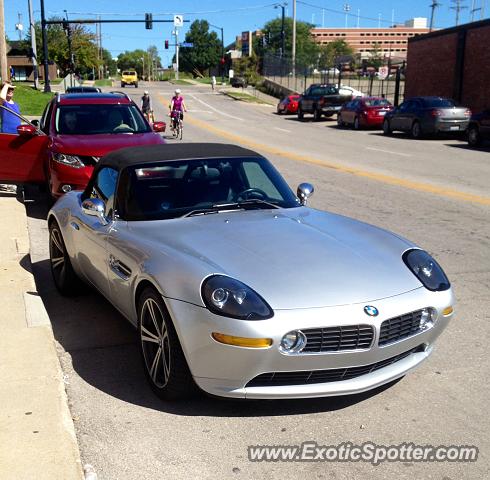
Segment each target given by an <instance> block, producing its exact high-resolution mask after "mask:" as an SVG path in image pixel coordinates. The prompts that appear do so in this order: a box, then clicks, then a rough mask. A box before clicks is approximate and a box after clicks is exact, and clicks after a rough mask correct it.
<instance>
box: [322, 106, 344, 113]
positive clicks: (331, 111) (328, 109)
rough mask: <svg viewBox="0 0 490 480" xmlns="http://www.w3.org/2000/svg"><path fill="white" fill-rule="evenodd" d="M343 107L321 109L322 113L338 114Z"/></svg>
mask: <svg viewBox="0 0 490 480" xmlns="http://www.w3.org/2000/svg"><path fill="white" fill-rule="evenodd" d="M341 108H342V105H324V106H323V107H321V108H320V110H321V111H322V113H337V112H340V109H341Z"/></svg>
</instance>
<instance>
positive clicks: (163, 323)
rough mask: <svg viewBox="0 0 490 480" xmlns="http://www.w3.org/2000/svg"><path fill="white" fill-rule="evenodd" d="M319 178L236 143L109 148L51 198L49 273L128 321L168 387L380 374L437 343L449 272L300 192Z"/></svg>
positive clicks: (259, 389)
mask: <svg viewBox="0 0 490 480" xmlns="http://www.w3.org/2000/svg"><path fill="white" fill-rule="evenodd" d="M312 193H313V186H312V185H310V184H307V183H303V184H301V185H300V186H299V187H298V190H297V195H295V194H294V193H293V192H292V191H291V189H290V188H289V187H288V185H287V183H286V182H285V180H284V179H283V178H282V177H281V175H280V174H279V173H278V172H277V170H276V169H275V168H274V167H273V166H272V164H271V163H270V162H269V161H268V160H267V159H265V158H264V157H263V156H261V155H259V154H258V153H256V152H253V151H251V150H246V149H243V148H240V147H237V146H233V145H223V144H196V143H194V144H186V145H155V146H144V147H134V148H126V149H123V150H119V151H116V152H113V153H110V154H108V155H107V156H105V157H104V158H102V159H101V160H100V162H99V163H98V164H97V166H96V168H95V169H94V172H93V175H92V177H91V179H90V182H89V184H88V186H87V188H86V189H85V191H83V192H82V191H73V192H69V193H67V194H66V195H64V196H63V197H62V198H61V199H60V200H58V202H57V203H56V204H55V205H54V207H53V208H52V209H51V211H50V212H49V215H48V224H49V232H50V236H49V247H50V259H51V270H52V274H53V278H54V282H55V284H56V287H57V288H58V290H59V291H60V292H61V293H62V294H63V295H73V294H77V293H78V292H79V290H80V281H83V282H85V283H88V284H90V285H92V286H94V287H95V288H96V289H97V290H99V291H100V292H101V293H102V295H104V296H105V297H106V298H107V299H108V300H109V301H110V302H111V303H112V304H113V305H114V306H115V307H116V308H117V309H118V310H119V311H120V312H121V313H122V314H123V315H124V316H125V317H126V318H127V319H128V320H129V321H130V322H131V323H132V324H133V325H134V326H135V327H136V328H137V331H138V341H139V345H140V349H141V354H142V359H143V363H144V367H145V372H146V375H147V377H148V380H149V382H150V385H151V387H152V389H153V390H154V391H155V393H156V394H157V395H158V396H159V397H161V398H163V399H167V400H171V399H179V398H183V397H186V396H188V395H190V394H192V393H193V392H194V391H197V390H198V388H199V389H201V390H204V391H205V392H208V393H210V394H213V395H217V396H223V397H239V398H268V399H274V398H306V397H322V396H330V395H344V394H352V393H358V392H363V391H366V390H369V389H372V388H375V387H378V386H380V385H383V384H385V383H388V382H391V381H393V380H395V379H397V378H400V377H402V376H403V375H405V374H406V373H407V372H409V371H411V370H412V369H414V368H415V367H417V366H418V365H419V364H420V363H421V362H423V361H424V360H425V359H426V358H427V357H428V356H429V355H430V354H431V352H432V349H433V345H434V342H435V340H436V338H437V337H438V336H439V335H440V334H441V332H442V331H443V330H444V328H445V327H446V326H447V324H448V322H449V320H450V319H451V317H452V316H453V306H454V302H455V300H454V296H453V292H452V289H451V286H450V283H449V280H448V278H447V277H446V275H445V273H444V271H443V270H442V268H441V267H440V266H439V264H438V263H437V262H436V260H434V258H432V257H431V256H430V255H429V254H428V253H427V252H425V251H424V250H422V249H420V248H419V247H418V246H416V245H415V244H413V243H411V242H410V241H408V240H405V239H403V238H401V237H399V236H398V235H395V234H393V233H390V232H387V231H386V230H382V229H380V228H377V227H374V226H372V225H368V224H365V223H362V222H360V221H357V220H354V219H351V218H347V217H344V216H340V215H336V214H333V213H328V212H324V211H319V210H315V209H313V208H310V207H308V206H306V203H307V200H308V197H309V196H310V195H311V194H312Z"/></svg>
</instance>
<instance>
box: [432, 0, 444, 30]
mask: <svg viewBox="0 0 490 480" xmlns="http://www.w3.org/2000/svg"><path fill="white" fill-rule="evenodd" d="M441 5H442V4H441V3H439V2H438V1H437V0H432V4H431V6H430V9H431V10H432V11H431V14H430V24H429V32H432V29H433V28H434V17H435V11H436V8H437V7H440V6H441Z"/></svg>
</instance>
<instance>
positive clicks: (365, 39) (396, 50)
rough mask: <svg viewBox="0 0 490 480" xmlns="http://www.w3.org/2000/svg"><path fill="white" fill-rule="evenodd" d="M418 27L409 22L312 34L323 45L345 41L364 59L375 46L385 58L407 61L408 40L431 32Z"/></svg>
mask: <svg viewBox="0 0 490 480" xmlns="http://www.w3.org/2000/svg"><path fill="white" fill-rule="evenodd" d="M410 25H415V27H412V26H410ZM418 25H420V23H416V22H413V21H408V22H407V23H406V25H405V26H402V25H394V26H393V27H390V28H313V29H312V30H311V34H312V36H313V39H314V40H315V41H316V42H317V43H319V44H321V45H327V44H328V43H330V42H333V41H335V40H344V41H345V42H346V43H348V44H349V45H350V46H351V47H352V48H353V49H354V53H358V54H360V55H361V58H362V59H367V58H369V56H370V52H371V51H372V50H373V49H374V48H375V46H376V47H377V48H378V50H379V53H380V54H381V56H383V57H396V58H400V59H405V58H406V56H407V46H408V40H409V39H410V38H413V37H415V36H417V35H422V34H425V33H428V32H429V29H428V28H427V27H423V28H420V27H418ZM417 27H418V28H417Z"/></svg>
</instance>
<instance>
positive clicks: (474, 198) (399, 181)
mask: <svg viewBox="0 0 490 480" xmlns="http://www.w3.org/2000/svg"><path fill="white" fill-rule="evenodd" d="M162 99H163V97H162ZM186 123H190V124H191V125H194V126H195V127H198V128H201V129H203V130H207V131H209V132H211V133H214V134H215V135H218V136H220V137H223V138H226V139H227V140H229V141H231V142H235V143H239V144H241V145H246V146H247V147H249V148H252V149H254V150H261V151H263V152H267V153H269V154H271V155H277V156H280V157H285V158H289V159H290V160H294V161H297V162H302V163H308V164H311V165H317V166H320V167H324V168H330V169H333V170H337V171H338V172H342V173H349V174H351V175H355V176H357V177H364V178H369V179H370V180H374V181H377V182H381V183H385V184H388V185H396V186H399V187H403V188H407V189H410V190H416V191H419V192H425V193H431V194H433V195H438V196H440V197H447V198H452V199H456V200H460V201H463V202H469V203H476V204H479V205H490V197H485V196H481V195H474V194H471V193H466V192H462V191H459V190H452V189H449V188H443V187H438V186H436V185H431V184H429V183H421V182H413V181H410V180H404V179H403V178H398V177H392V176H390V175H384V174H382V173H374V172H369V171H367V170H361V169H359V168H354V167H347V166H345V165H340V164H338V163H333V162H329V161H324V160H318V159H316V158H312V157H308V156H306V155H299V154H296V153H292V152H287V151H286V150H281V149H279V148H275V147H270V146H269V145H265V144H263V143H257V142H254V141H253V140H249V139H247V138H245V137H242V136H240V135H236V134H234V133H229V132H226V131H224V130H221V129H219V128H216V127H214V126H212V125H209V123H206V122H203V121H201V120H197V119H196V118H192V117H189V116H187V117H186Z"/></svg>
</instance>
